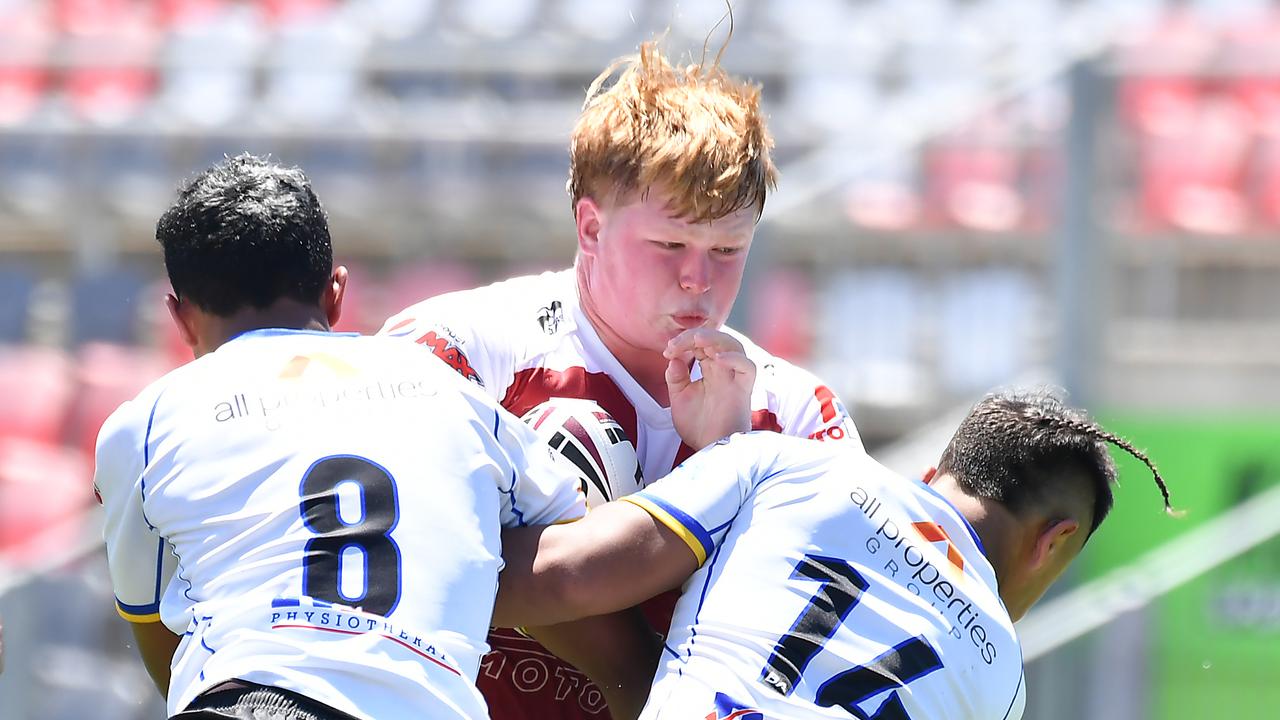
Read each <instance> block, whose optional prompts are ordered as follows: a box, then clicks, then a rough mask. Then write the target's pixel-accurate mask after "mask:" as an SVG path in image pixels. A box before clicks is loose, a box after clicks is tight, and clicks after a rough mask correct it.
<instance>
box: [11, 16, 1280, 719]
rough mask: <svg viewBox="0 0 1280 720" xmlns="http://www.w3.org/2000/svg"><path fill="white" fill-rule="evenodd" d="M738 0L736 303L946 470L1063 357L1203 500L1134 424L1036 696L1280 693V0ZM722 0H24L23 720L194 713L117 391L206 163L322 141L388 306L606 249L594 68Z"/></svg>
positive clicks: (20, 225) (162, 325)
mask: <svg viewBox="0 0 1280 720" xmlns="http://www.w3.org/2000/svg"><path fill="white" fill-rule="evenodd" d="M735 6H736V13H735V18H736V26H735V31H734V37H733V41H732V42H731V43H730V44H729V46H728V49H727V51H726V52H725V55H724V60H723V62H724V64H725V65H726V66H727V67H728V69H729V70H730V71H732V72H734V73H736V74H740V75H746V76H749V77H752V78H754V79H756V80H758V81H759V82H761V83H762V84H763V86H764V97H765V103H766V105H767V107H768V110H769V113H770V116H771V124H772V129H773V132H774V134H775V137H776V139H777V159H778V161H779V164H780V167H781V170H782V173H783V176H782V184H781V190H780V192H778V193H777V195H775V196H774V198H772V199H771V200H770V203H769V206H768V207H767V208H766V217H765V220H764V222H763V223H762V225H761V227H760V230H759V234H758V237H757V243H756V246H755V248H754V250H753V252H752V255H753V260H752V263H751V267H750V269H749V271H748V277H747V282H746V285H745V287H744V290H743V294H742V297H741V299H740V301H739V303H738V307H737V308H736V309H735V318H734V323H735V324H736V325H737V326H738V327H739V328H741V329H743V330H745V331H747V332H748V333H749V334H750V335H751V336H752V337H753V338H755V339H756V340H757V341H759V342H761V344H763V345H764V346H765V347H767V348H769V349H771V350H772V351H774V352H776V353H778V354H780V355H783V356H785V357H788V358H791V359H794V360H796V361H798V362H800V363H802V364H805V365H807V366H809V367H811V368H812V369H814V370H815V371H817V372H818V373H819V374H820V375H822V376H823V377H825V378H826V379H827V380H828V381H830V382H831V383H832V384H833V385H834V386H835V387H836V389H837V391H838V392H839V393H840V395H841V396H842V397H843V399H844V400H845V401H846V402H847V403H848V404H849V405H850V408H851V410H852V411H853V413H854V417H855V420H856V421H857V424H858V426H859V428H861V430H862V433H863V435H864V437H865V439H866V441H867V444H868V447H869V448H870V449H871V450H872V452H873V454H876V455H877V456H879V457H882V458H884V459H886V460H888V461H889V462H890V463H891V464H894V465H895V466H896V467H899V468H901V469H902V470H904V471H906V472H915V471H917V470H918V469H919V468H921V467H923V466H924V465H927V464H928V463H930V462H931V461H932V460H933V459H934V458H936V456H937V452H938V451H939V450H940V448H941V444H942V443H943V442H944V441H945V438H946V428H947V426H948V425H949V424H950V422H951V420H950V418H952V417H953V416H954V415H955V413H956V409H957V408H958V407H964V406H966V405H967V403H969V402H971V401H972V400H973V399H974V398H975V397H976V396H977V395H978V394H980V393H981V392H982V391H984V390H985V389H987V388H989V387H991V386H993V385H997V384H1002V383H1009V382H1010V381H1012V380H1015V379H1016V380H1023V381H1027V380H1030V381H1047V382H1054V383H1058V384H1061V385H1064V386H1066V387H1067V388H1069V389H1070V390H1071V392H1072V393H1073V398H1074V400H1076V401H1077V402H1081V403H1084V404H1087V405H1089V406H1090V407H1092V408H1094V409H1095V410H1096V412H1097V414H1098V415H1100V416H1101V417H1102V418H1103V419H1104V420H1105V421H1107V422H1108V423H1110V425H1111V426H1112V427H1113V428H1114V429H1116V430H1117V431H1119V432H1121V433H1122V434H1128V435H1130V436H1132V437H1133V438H1134V440H1135V442H1136V444H1137V445H1139V446H1140V447H1145V448H1147V449H1148V450H1149V451H1150V452H1151V454H1152V455H1153V457H1154V458H1155V459H1156V460H1157V462H1158V463H1159V464H1160V465H1161V467H1162V469H1163V471H1164V472H1165V474H1166V475H1167V477H1168V479H1169V483H1170V485H1171V487H1172V489H1173V492H1174V498H1175V501H1176V503H1177V504H1178V505H1180V506H1181V507H1184V508H1187V509H1188V510H1190V515H1189V516H1188V518H1187V519H1186V520H1184V521H1181V522H1175V521H1171V520H1168V519H1166V518H1164V517H1163V516H1162V515H1161V514H1160V512H1159V507H1160V506H1159V501H1158V495H1157V494H1156V491H1155V489H1154V488H1153V487H1151V486H1150V485H1149V484H1148V483H1149V481H1148V479H1147V478H1146V471H1145V469H1144V468H1142V466H1140V465H1138V464H1136V463H1135V462H1131V461H1126V460H1124V459H1123V458H1122V459H1121V468H1122V478H1123V479H1124V480H1125V484H1124V486H1123V487H1122V488H1121V490H1120V492H1119V497H1118V500H1117V509H1116V512H1115V514H1114V515H1113V519H1112V520H1110V521H1109V523H1108V525H1107V526H1104V528H1103V529H1102V530H1101V531H1100V532H1099V534H1098V535H1097V536H1096V537H1095V538H1094V539H1093V540H1092V541H1091V542H1090V548H1089V550H1088V552H1087V553H1086V556H1085V558H1084V559H1083V561H1082V562H1081V563H1080V567H1078V569H1077V570H1075V571H1074V573H1073V577H1072V581H1071V583H1068V585H1073V586H1075V588H1074V589H1073V588H1071V587H1068V588H1066V589H1065V590H1062V591H1060V592H1058V593H1057V597H1056V598H1054V599H1053V601H1051V602H1046V603H1045V606H1043V607H1042V609H1043V610H1044V614H1043V615H1042V616H1041V617H1039V618H1037V617H1035V616H1033V617H1032V618H1029V619H1028V620H1027V621H1026V622H1025V623H1024V628H1025V632H1026V633H1027V645H1028V647H1027V652H1028V657H1029V658H1033V659H1032V660H1031V661H1030V663H1029V672H1030V675H1029V678H1030V679H1029V685H1030V697H1031V702H1030V706H1029V709H1028V712H1027V717H1028V718H1033V719H1036V720H1065V719H1066V718H1080V717H1088V718H1095V719H1104V718H1105V719H1115V720H1148V719H1149V720H1180V719H1182V718H1190V717H1251V718H1261V717H1276V716H1277V711H1276V710H1275V708H1276V707H1280V683H1278V682H1276V679H1277V678H1278V677H1280V674H1278V673H1280V541H1276V540H1272V539H1271V538H1272V536H1273V535H1275V534H1276V532H1277V531H1280V510H1276V509H1275V507H1276V503H1275V501H1276V497H1275V496H1276V493H1275V492H1271V490H1272V489H1273V488H1274V487H1275V486H1277V485H1280V482H1277V480H1278V479H1280V314H1278V313H1277V307H1280V234H1278V231H1280V3H1272V2H1267V1H1266V0H1186V1H1176V0H897V1H894V0H737V2H736V3H735ZM722 13H723V6H722V4H721V3H720V2H718V0H678V1H672V0H349V1H347V2H338V1H336V0H256V1H249V0H163V1H157V2H145V1H142V0H48V1H47V2H44V1H39V0H0V616H2V617H3V621H4V645H5V654H6V660H7V668H6V671H5V673H4V674H3V675H0V717H3V718H6V719H11V720H27V719H28V718H31V719H39V720H62V719H63V718H67V719H70V718H83V717H86V716H89V715H91V716H93V717H96V718H119V719H121V720H125V719H129V720H132V719H133V718H157V717H163V715H162V712H163V711H162V709H161V705H160V703H159V701H158V699H157V697H156V696H155V693H154V690H153V689H152V688H151V686H150V684H149V681H148V680H147V678H146V676H145V674H144V672H143V670H142V668H141V664H140V663H139V662H138V660H137V659H136V655H135V652H134V650H133V648H132V647H131V646H130V645H129V641H128V630H127V628H126V626H125V623H124V622H123V621H120V620H119V619H118V618H116V616H115V614H114V612H113V611H112V602H111V595H110V589H109V585H108V583H107V581H106V578H105V572H104V564H105V563H104V562H103V558H102V552H101V548H100V544H99V542H98V540H97V533H98V532H99V529H98V519H97V516H96V512H95V510H96V507H97V506H96V504H95V503H94V501H93V497H92V492H91V490H90V478H91V473H92V449H93V441H94V438H95V436H96V432H97V429H98V426H99V424H100V423H101V422H102V420H103V419H104V418H105V417H106V416H107V415H108V414H109V413H110V411H111V410H112V409H113V408H114V407H115V406H116V405H117V404H118V403H119V402H121V401H122V400H124V399H127V398H129V397H131V396H132V395H133V394H134V393H135V392H136V391H137V390H138V389H140V388H141V387H142V386H143V385H144V384H145V383H147V382H148V381H149V380H151V379H152V378H154V377H156V376H158V375H160V374H161V373H163V372H164V371H165V370H166V369H168V368H170V367H173V366H174V365H176V364H178V363H181V362H182V361H183V360H184V359H185V358H186V356H185V355H184V351H183V349H182V348H181V346H180V343H179V342H178V341H177V340H176V338H175V337H174V336H173V335H172V334H171V333H170V331H169V327H168V323H167V319H166V318H165V317H164V313H163V308H162V305H161V302H160V299H161V295H162V292H163V290H164V284H163V280H162V274H163V270H162V267H161V263H160V258H159V255H158V253H157V248H156V247H155V243H154V239H153V228H154V222H155V219H156V218H157V217H158V215H159V213H160V212H161V211H162V210H163V209H164V208H165V207H166V205H167V203H168V201H169V199H170V194H171V192H172V190H173V189H174V187H175V186H176V183H177V182H178V180H179V179H180V178H182V177H185V176H188V175H190V174H191V173H193V172H194V171H196V170H198V169H200V168H202V167H204V166H206V165H207V164H209V163H210V162H212V161H214V160H215V159H217V158H219V157H221V156H222V155H223V154H224V153H230V154H234V153H236V152H240V151H245V150H248V151H252V152H258V153H267V152H269V153H271V154H272V155H274V156H275V157H276V158H279V159H281V160H283V161H285V162H288V163H292V164H297V165H300V166H301V167H303V168H304V169H305V170H306V171H307V172H308V174H309V175H310V176H311V177H312V179H313V181H314V184H315V186H316V188H317V191H318V193H319V194H320V196H321V198H322V200H323V201H324V202H325V204H326V206H327V208H328V209H329V212H330V215H331V221H332V226H333V231H334V239H335V246H336V249H337V253H338V255H339V257H340V259H341V260H342V261H343V262H345V263H347V264H348V265H349V266H351V267H352V275H353V286H354V290H353V292H352V294H351V298H350V305H349V309H348V317H347V319H346V321H345V326H346V329H359V330H374V329H376V328H377V326H378V325H379V324H380V322H381V320H382V319H383V318H385V317H386V316H387V315H388V314H389V313H391V312H393V311H395V310H398V309H400V308H401V307H403V306H405V305H407V304H409V303H411V302H414V301H417V300H419V299H421V298H423V297H427V296H429V295H433V294H436V293H438V292H443V291H446V290H451V289H457V288H462V287H466V286H471V285H474V284H478V283H482V282H486V281H489V280H494V279H498V278H501V277H504V276H507V275H510V274H514V273H518V272H525V271H536V270H539V269H544V268H554V267H561V266H565V265H567V264H568V262H569V261H570V259H571V257H572V252H573V247H574V243H573V234H572V225H571V222H570V209H569V203H568V201H567V197H566V195H565V194H564V180H565V176H566V169H567V152H566V145H567V139H568V133H569V130H570V128H571V127H572V124H573V121H574V118H575V116H576V113H577V110H578V107H579V105H580V103H581V99H582V95H583V91H584V89H585V87H586V85H587V84H588V82H589V81H590V79H591V78H592V77H594V75H595V74H596V73H597V72H598V71H599V70H600V69H602V68H603V67H604V66H605V65H606V64H607V62H608V61H609V60H610V59H612V58H614V57H615V56H618V55H621V54H625V53H627V52H630V51H632V50H633V49H634V48H635V46H636V45H637V44H638V43H639V42H640V41H641V40H643V39H646V38H648V37H651V36H653V35H655V34H659V33H661V32H663V31H664V30H669V33H668V36H667V48H668V50H669V52H670V53H671V54H673V55H682V56H684V57H686V58H687V57H690V56H692V57H694V58H697V57H700V56H701V54H702V52H703V50H702V47H703V42H704V39H705V38H706V35H707V32H708V31H709V29H710V28H711V27H712V26H713V25H715V23H716V21H717V20H718V19H719V17H720V15H721V14H722ZM723 35H724V28H723V27H721V29H720V30H718V31H717V32H716V33H715V34H714V35H713V36H712V39H711V43H710V46H711V56H712V57H713V56H714V53H715V50H716V48H718V47H719V44H720V42H721V39H722V38H723ZM940 428H941V430H940ZM1148 553H1151V554H1148ZM1099 583H1100V584H1099ZM1080 588H1085V589H1083V590H1081V589H1080ZM1089 588H1093V589H1089ZM1052 603H1061V604H1059V605H1058V606H1057V607H1056V609H1055V607H1054V605H1053V604H1052ZM1072 603H1075V604H1074V605H1073V604H1072ZM1054 613H1058V614H1054ZM1077 635H1078V636H1079V637H1078V638H1077V637H1076V636H1077Z"/></svg>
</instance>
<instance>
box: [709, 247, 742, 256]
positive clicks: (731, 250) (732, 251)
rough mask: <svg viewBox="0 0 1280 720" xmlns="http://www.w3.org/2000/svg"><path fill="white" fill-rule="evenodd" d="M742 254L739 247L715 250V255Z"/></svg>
mask: <svg viewBox="0 0 1280 720" xmlns="http://www.w3.org/2000/svg"><path fill="white" fill-rule="evenodd" d="M740 252H742V248H740V247H718V248H716V249H715V253H716V254H717V255H737V254H738V253H740Z"/></svg>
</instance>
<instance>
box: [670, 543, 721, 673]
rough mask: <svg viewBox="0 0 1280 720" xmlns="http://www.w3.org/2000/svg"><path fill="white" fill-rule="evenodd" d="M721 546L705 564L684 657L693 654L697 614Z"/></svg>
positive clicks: (704, 597) (680, 670) (718, 557)
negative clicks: (702, 580) (705, 576)
mask: <svg viewBox="0 0 1280 720" xmlns="http://www.w3.org/2000/svg"><path fill="white" fill-rule="evenodd" d="M723 547H724V546H723V545H719V546H717V547H716V551H715V553H714V554H712V555H711V559H710V560H708V561H707V564H706V566H705V567H706V571H707V579H706V580H705V581H704V582H703V583H702V594H701V595H699V596H698V609H697V610H694V611H693V622H691V623H689V644H688V645H687V646H686V647H685V653H684V654H685V657H686V658H689V657H692V656H693V640H694V638H696V637H697V636H698V616H699V615H701V614H702V604H703V603H704V602H706V601H707V591H708V590H710V589H711V577H712V575H714V574H715V565H716V560H719V559H720V550H721V548H723ZM686 662H687V660H686ZM676 675H677V676H683V675H684V670H683V669H681V668H677V669H676Z"/></svg>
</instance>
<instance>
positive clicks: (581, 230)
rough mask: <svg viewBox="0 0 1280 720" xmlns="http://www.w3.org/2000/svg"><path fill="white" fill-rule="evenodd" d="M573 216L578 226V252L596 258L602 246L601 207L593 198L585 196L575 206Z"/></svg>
mask: <svg viewBox="0 0 1280 720" xmlns="http://www.w3.org/2000/svg"><path fill="white" fill-rule="evenodd" d="M573 214H574V219H575V220H576V221H577V224H578V252H580V253H582V254H583V255H587V256H594V255H595V254H596V252H597V247H598V246H599V244H600V221H601V218H602V213H601V209H600V205H599V204H597V203H596V201H595V200H594V199H593V198H591V197H589V196H584V197H582V198H579V200H578V204H577V205H576V206H574V208H573Z"/></svg>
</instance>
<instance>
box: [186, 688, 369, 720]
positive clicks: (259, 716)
mask: <svg viewBox="0 0 1280 720" xmlns="http://www.w3.org/2000/svg"><path fill="white" fill-rule="evenodd" d="M170 720H357V719H356V718H354V717H352V716H351V715H348V714H346V713H344V712H339V711H337V710H334V709H333V708H331V707H329V706H328V705H325V704H324V703H319V702H316V701H315V700H312V699H311V698H309V697H306V696H304V695H299V694H298V693H296V692H293V691H291V690H284V689H281V688H274V687H268V686H266V685H258V684H257V683H250V682H244V681H243V680H234V681H231V682H229V683H222V684H221V685H215V686H213V687H212V688H210V689H208V690H206V691H205V692H203V693H201V694H199V695H197V696H196V699H195V700H192V701H191V704H190V705H188V706H187V709H186V710H183V711H182V712H180V713H178V714H177V715H174V716H173V717H172V718H170Z"/></svg>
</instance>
